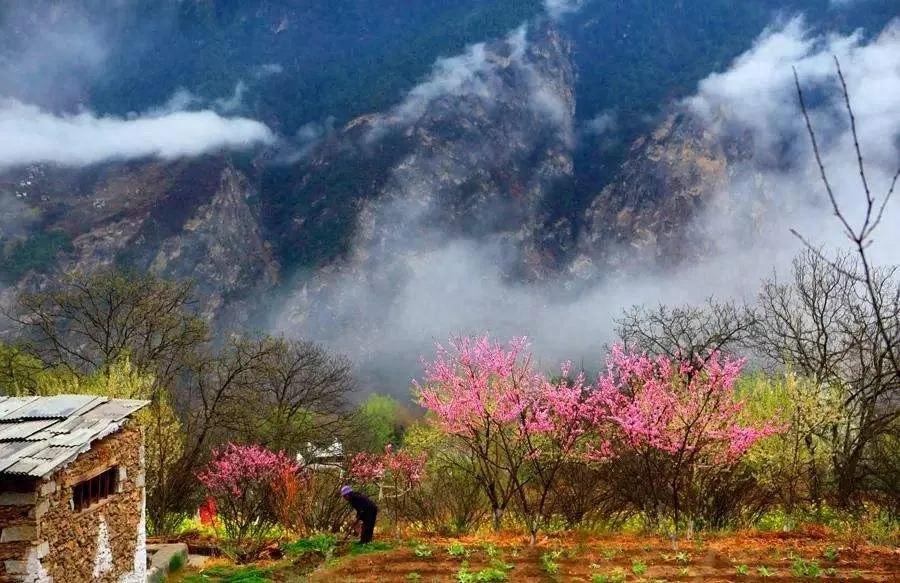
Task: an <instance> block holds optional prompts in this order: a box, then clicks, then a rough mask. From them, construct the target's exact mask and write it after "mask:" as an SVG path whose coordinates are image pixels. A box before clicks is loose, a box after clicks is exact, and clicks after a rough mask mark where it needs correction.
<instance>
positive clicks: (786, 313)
mask: <svg viewBox="0 0 900 583" xmlns="http://www.w3.org/2000/svg"><path fill="white" fill-rule="evenodd" d="M835 68H836V72H837V78H838V80H839V85H840V91H841V97H842V98H843V105H844V107H845V109H846V112H847V117H848V121H849V128H850V134H851V136H852V140H853V152H854V154H855V161H856V166H857V169H858V173H859V179H860V187H861V189H860V195H859V201H860V203H861V206H862V209H863V213H862V219H861V220H860V221H858V222H857V223H854V221H852V220H851V219H850V214H849V212H848V209H847V207H846V205H847V204H848V203H847V202H846V199H842V198H840V197H838V196H837V194H836V192H835V190H834V188H833V186H832V183H831V180H830V179H829V176H828V171H827V169H826V167H825V164H824V162H823V158H822V155H821V151H820V148H819V143H818V139H817V136H816V132H815V129H814V128H813V125H812V121H811V118H810V114H809V109H808V108H807V105H806V100H805V96H804V92H803V88H802V86H801V83H800V78H799V75H798V74H797V71H796V70H795V71H794V80H795V83H796V88H797V96H798V99H799V103H800V108H801V111H802V113H803V118H804V120H805V122H806V128H807V132H808V134H809V138H810V142H811V145H812V150H813V155H814V157H815V161H816V164H817V166H818V169H819V175H820V178H821V180H822V184H823V187H824V190H825V194H826V196H827V199H828V202H829V204H830V206H831V208H832V211H833V213H834V215H835V217H836V220H837V222H838V224H839V225H840V227H841V230H842V232H843V234H844V235H845V236H846V237H847V239H848V241H849V242H850V244H851V249H852V251H851V254H850V255H847V254H843V255H838V256H836V257H829V256H827V255H826V254H825V253H824V252H823V250H822V249H820V248H818V247H816V246H814V245H812V244H811V243H810V241H809V240H808V239H807V238H806V237H805V236H804V235H803V234H801V233H799V232H798V231H796V230H792V232H793V234H794V235H795V236H796V237H798V238H799V239H800V240H801V241H802V242H803V243H804V245H805V246H806V247H807V253H806V254H805V255H804V256H801V258H800V259H798V262H797V263H795V265H794V281H793V283H792V284H791V285H783V284H779V283H778V282H776V281H771V282H769V283H767V284H766V286H765V287H764V289H763V292H762V294H761V310H762V313H763V315H762V317H761V320H762V324H761V326H760V327H759V328H758V330H759V333H760V339H761V343H760V344H761V346H762V348H763V350H764V351H767V353H768V354H769V356H771V357H773V358H776V359H781V361H783V362H787V363H788V364H790V365H792V366H796V367H798V368H799V369H800V370H801V371H802V372H803V373H804V374H807V375H809V376H811V377H812V378H814V379H815V380H816V381H817V382H818V383H819V384H820V386H821V387H822V388H823V389H834V388H835V387H839V388H840V390H841V391H842V392H843V395H844V409H845V413H846V415H845V417H846V419H845V420H844V421H843V422H842V423H840V424H837V423H836V424H834V426H833V427H831V436H830V438H831V439H830V443H831V446H832V457H833V465H834V472H835V478H836V481H837V495H838V498H839V502H841V503H844V504H850V503H852V501H853V497H854V494H856V493H857V492H859V491H860V490H861V489H864V488H865V487H866V486H865V484H866V480H867V478H868V477H869V474H870V473H872V472H873V470H872V469H871V468H872V465H873V464H872V463H871V460H870V459H867V458H870V457H871V455H873V454H872V450H873V449H874V448H873V444H883V441H882V438H883V437H884V436H885V435H886V434H889V433H891V432H893V431H896V428H897V421H898V415H900V285H898V283H897V275H898V273H897V267H896V266H891V267H878V266H876V265H874V263H873V261H872V259H871V257H870V255H869V248H870V246H871V244H872V242H873V241H874V236H875V233H876V231H877V229H878V228H879V226H880V225H881V224H882V223H883V220H884V217H885V212H886V210H887V208H888V204H889V203H890V201H891V198H892V196H893V194H894V191H895V188H896V185H897V180H898V177H900V169H898V170H897V172H896V173H895V174H894V175H893V179H892V180H891V182H890V185H889V187H888V189H887V190H886V192H885V193H884V195H882V196H878V195H876V194H875V193H874V192H873V189H872V187H871V181H870V179H869V177H868V173H867V169H866V164H865V161H864V157H863V152H862V147H861V146H860V141H859V135H858V132H857V127H856V116H855V114H854V111H853V106H852V104H851V99H850V94H849V91H848V89H847V83H846V79H845V77H844V73H843V71H842V69H841V65H840V62H839V61H838V60H837V58H835ZM874 455H878V454H877V453H876V454H874ZM880 481H881V483H896V482H897V480H896V477H895V476H894V477H892V478H889V479H887V480H884V479H881V480H880ZM895 494H896V492H895Z"/></svg>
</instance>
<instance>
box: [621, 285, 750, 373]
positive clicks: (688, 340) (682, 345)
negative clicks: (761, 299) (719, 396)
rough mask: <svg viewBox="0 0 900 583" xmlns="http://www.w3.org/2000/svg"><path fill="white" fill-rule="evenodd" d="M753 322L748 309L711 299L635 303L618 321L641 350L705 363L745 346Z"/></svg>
mask: <svg viewBox="0 0 900 583" xmlns="http://www.w3.org/2000/svg"><path fill="white" fill-rule="evenodd" d="M753 323H754V315H753V313H752V312H751V311H750V310H748V309H747V308H744V307H741V306H739V305H737V304H735V303H734V302H730V301H729V302H719V301H716V300H715V299H713V298H710V299H708V300H707V302H706V304H705V305H703V306H692V305H684V306H674V307H673V306H666V305H662V304H661V305H659V306H657V307H647V306H633V307H632V308H630V309H628V310H626V311H625V312H624V313H623V315H622V316H621V317H620V318H619V319H618V320H616V332H617V334H618V336H619V338H621V339H622V341H623V342H625V343H626V344H627V345H629V346H632V347H634V348H637V349H638V350H642V351H646V352H649V353H651V354H661V355H665V356H668V357H670V358H688V359H690V360H691V361H695V362H699V363H703V362H706V360H707V359H708V358H709V356H710V355H711V354H713V353H715V352H722V351H724V352H735V351H737V350H738V349H739V348H741V347H743V346H745V345H746V343H747V341H748V340H749V335H750V332H751V330H752V327H753Z"/></svg>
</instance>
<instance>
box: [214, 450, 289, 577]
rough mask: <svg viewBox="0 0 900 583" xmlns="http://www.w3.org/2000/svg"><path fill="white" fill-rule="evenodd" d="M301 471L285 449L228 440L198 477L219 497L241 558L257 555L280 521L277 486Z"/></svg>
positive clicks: (232, 549)
mask: <svg viewBox="0 0 900 583" xmlns="http://www.w3.org/2000/svg"><path fill="white" fill-rule="evenodd" d="M297 472H299V468H298V467H297V465H296V464H295V463H294V462H292V461H291V460H289V459H288V458H287V457H286V456H285V455H284V454H282V453H273V452H271V451H269V450H267V449H265V448H263V447H260V446H257V445H235V444H228V445H227V446H225V447H224V448H223V449H220V450H217V451H215V452H213V460H212V461H211V462H210V464H209V466H208V467H207V469H206V470H204V471H202V472H200V473H199V474H198V476H197V478H198V479H199V480H200V483H201V484H203V486H204V487H205V488H206V491H207V493H208V495H209V496H211V497H212V498H213V499H214V500H215V501H216V510H217V512H218V516H219V519H220V520H221V523H222V527H223V529H224V538H225V541H226V542H227V543H228V545H229V546H230V548H226V549H225V550H226V551H230V552H231V553H232V554H233V555H234V557H235V558H236V559H237V560H239V561H245V560H251V559H253V558H255V557H256V555H257V554H258V553H259V551H260V550H261V549H262V547H263V546H264V545H265V544H266V542H267V541H268V539H269V538H270V534H271V531H272V529H273V528H274V527H275V525H276V524H277V513H276V512H275V509H274V506H275V488H276V484H277V483H278V482H279V481H282V480H283V479H284V476H285V475H291V474H296V473H297Z"/></svg>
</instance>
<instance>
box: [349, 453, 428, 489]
mask: <svg viewBox="0 0 900 583" xmlns="http://www.w3.org/2000/svg"><path fill="white" fill-rule="evenodd" d="M425 461H426V460H425V456H424V455H413V454H410V453H408V452H406V451H403V450H399V451H397V450H394V448H393V446H391V445H390V444H388V445H387V446H386V447H385V448H384V453H383V454H371V453H365V452H363V453H358V454H356V455H355V456H353V458H352V459H351V460H350V476H351V477H352V478H353V479H354V480H355V481H356V482H358V483H360V484H379V483H383V482H384V481H386V480H389V481H391V482H392V484H393V485H394V486H396V487H399V488H403V489H408V488H411V487H413V486H415V485H417V484H418V483H419V482H421V481H422V478H423V476H424V473H425Z"/></svg>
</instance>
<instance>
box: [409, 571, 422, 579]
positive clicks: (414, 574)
mask: <svg viewBox="0 0 900 583" xmlns="http://www.w3.org/2000/svg"><path fill="white" fill-rule="evenodd" d="M406 580H407V581H421V580H422V576H421V575H419V574H418V573H417V572H415V571H413V572H412V573H407V574H406Z"/></svg>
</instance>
